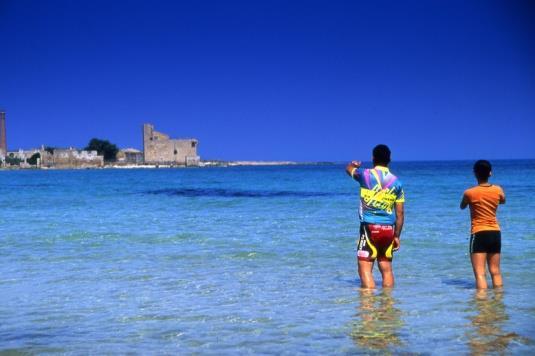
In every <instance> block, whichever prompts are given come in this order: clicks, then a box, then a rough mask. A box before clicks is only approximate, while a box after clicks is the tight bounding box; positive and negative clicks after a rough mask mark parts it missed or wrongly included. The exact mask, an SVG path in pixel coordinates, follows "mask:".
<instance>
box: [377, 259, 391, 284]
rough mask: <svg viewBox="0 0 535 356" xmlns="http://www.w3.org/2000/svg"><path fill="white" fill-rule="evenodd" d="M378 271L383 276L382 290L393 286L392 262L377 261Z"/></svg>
mask: <svg viewBox="0 0 535 356" xmlns="http://www.w3.org/2000/svg"><path fill="white" fill-rule="evenodd" d="M379 271H381V275H382V276H383V288H392V287H393V286H394V273H393V272H392V261H388V260H385V261H379Z"/></svg>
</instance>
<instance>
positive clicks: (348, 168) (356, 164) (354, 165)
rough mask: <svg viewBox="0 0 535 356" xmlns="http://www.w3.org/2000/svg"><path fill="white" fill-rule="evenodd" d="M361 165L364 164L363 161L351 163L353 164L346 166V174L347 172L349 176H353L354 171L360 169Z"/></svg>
mask: <svg viewBox="0 0 535 356" xmlns="http://www.w3.org/2000/svg"><path fill="white" fill-rule="evenodd" d="M361 164H362V162H361V161H351V163H349V164H348V165H347V166H346V172H347V174H349V175H350V176H351V175H352V173H353V170H354V169H356V168H359V167H360V165H361Z"/></svg>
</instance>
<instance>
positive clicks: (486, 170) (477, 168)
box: [474, 159, 492, 180]
mask: <svg viewBox="0 0 535 356" xmlns="http://www.w3.org/2000/svg"><path fill="white" fill-rule="evenodd" d="M491 170H492V166H491V165H490V162H489V161H487V160H484V159H480V160H479V161H477V162H476V163H474V173H475V175H476V178H477V179H479V180H487V179H489V177H490V171H491Z"/></svg>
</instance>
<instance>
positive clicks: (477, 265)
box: [470, 252, 487, 289]
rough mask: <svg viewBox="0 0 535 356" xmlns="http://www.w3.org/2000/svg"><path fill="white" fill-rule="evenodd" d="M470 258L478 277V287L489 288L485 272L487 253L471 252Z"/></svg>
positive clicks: (475, 274) (475, 275)
mask: <svg viewBox="0 0 535 356" xmlns="http://www.w3.org/2000/svg"><path fill="white" fill-rule="evenodd" d="M470 260H471V261H472V269H473V270H474V277H475V278H476V288H477V289H487V276H486V274H485V264H486V262H487V261H486V260H487V254H486V253H481V252H477V253H472V254H470Z"/></svg>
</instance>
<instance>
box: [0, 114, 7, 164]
mask: <svg viewBox="0 0 535 356" xmlns="http://www.w3.org/2000/svg"><path fill="white" fill-rule="evenodd" d="M0 156H7V141H6V113H5V112H4V111H0Z"/></svg>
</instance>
